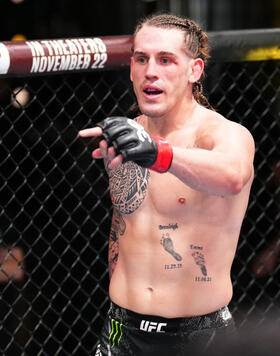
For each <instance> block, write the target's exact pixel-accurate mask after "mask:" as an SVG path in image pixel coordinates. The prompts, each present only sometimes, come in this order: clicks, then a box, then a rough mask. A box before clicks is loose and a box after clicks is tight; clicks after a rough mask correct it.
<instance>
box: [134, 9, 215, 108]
mask: <svg viewBox="0 0 280 356" xmlns="http://www.w3.org/2000/svg"><path fill="white" fill-rule="evenodd" d="M144 25H148V26H154V27H161V28H176V29H179V30H181V31H183V32H184V33H185V44H186V51H187V53H188V54H189V55H191V56H192V57H193V58H201V59H202V60H203V62H204V66H205V65H206V64H207V61H208V59H209V58H210V55H209V52H210V46H209V43H208V36H207V34H206V33H205V32H203V31H202V29H201V28H200V27H199V26H198V24H197V23H195V22H194V21H192V20H190V19H187V18H183V17H179V16H176V15H172V14H154V15H151V16H148V17H145V18H143V19H141V20H140V21H139V22H138V24H137V26H136V29H135V31H134V34H133V43H134V38H135V36H136V34H137V33H138V32H139V31H140V30H141V28H142V27H143V26H144ZM132 52H133V47H132ZM204 75H205V73H204V71H203V73H202V76H204ZM192 92H193V96H194V98H195V100H196V101H197V102H198V103H199V104H201V105H203V106H205V107H206V108H208V109H210V110H214V111H215V109H214V108H213V107H212V106H211V105H210V104H209V102H208V100H207V99H206V97H205V96H204V95H203V86H202V83H201V82H200V81H197V82H195V83H194V84H193V89H192Z"/></svg>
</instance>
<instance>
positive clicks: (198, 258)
mask: <svg viewBox="0 0 280 356" xmlns="http://www.w3.org/2000/svg"><path fill="white" fill-rule="evenodd" d="M192 256H193V258H194V260H195V263H196V264H197V265H198V266H199V267H200V269H201V273H202V274H203V276H207V269H206V267H205V259H204V256H203V254H202V253H200V252H194V253H192Z"/></svg>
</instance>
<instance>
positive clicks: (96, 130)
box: [79, 127, 102, 137]
mask: <svg viewBox="0 0 280 356" xmlns="http://www.w3.org/2000/svg"><path fill="white" fill-rule="evenodd" d="M79 136H80V137H94V136H102V129H101V127H93V128H90V129H85V130H81V131H79Z"/></svg>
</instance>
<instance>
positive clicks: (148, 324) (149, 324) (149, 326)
mask: <svg viewBox="0 0 280 356" xmlns="http://www.w3.org/2000/svg"><path fill="white" fill-rule="evenodd" d="M166 325H167V323H156V322H154V321H148V320H142V321H141V324H140V330H143V331H148V332H152V331H155V332H157V333H165V331H164V330H162V328H163V327H164V326H166Z"/></svg>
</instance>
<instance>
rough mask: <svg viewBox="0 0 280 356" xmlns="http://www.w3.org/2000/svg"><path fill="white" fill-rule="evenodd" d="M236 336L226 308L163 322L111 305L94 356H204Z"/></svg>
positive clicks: (167, 319)
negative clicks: (208, 350)
mask: <svg viewBox="0 0 280 356" xmlns="http://www.w3.org/2000/svg"><path fill="white" fill-rule="evenodd" d="M235 335H236V329H235V326H234V321H233V318H232V315H231V313H230V311H229V309H228V307H223V308H221V309H219V310H217V311H216V312H213V313H211V314H207V315H203V316H195V317H190V318H173V319H169V318H162V317H158V316H154V315H144V314H138V313H135V312H133V311H130V310H127V309H124V308H121V307H119V306H117V305H116V304H114V303H112V302H111V306H110V309H109V311H108V314H107V317H106V319H105V322H104V326H103V329H102V331H101V336H100V340H99V344H98V347H97V350H96V353H95V356H105V355H106V356H115V355H116V356H117V355H118V356H119V355H120V356H130V355H131V356H157V355H159V356H185V355H193V354H194V351H195V352H196V354H197V355H198V354H199V355H200V354H201V355H203V354H204V351H205V350H207V348H208V347H210V345H211V347H212V346H213V343H215V342H216V341H217V340H219V341H221V340H222V342H223V343H224V342H226V340H227V339H228V340H229V341H230V340H231V339H232V338H233V337H234V336H235Z"/></svg>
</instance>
